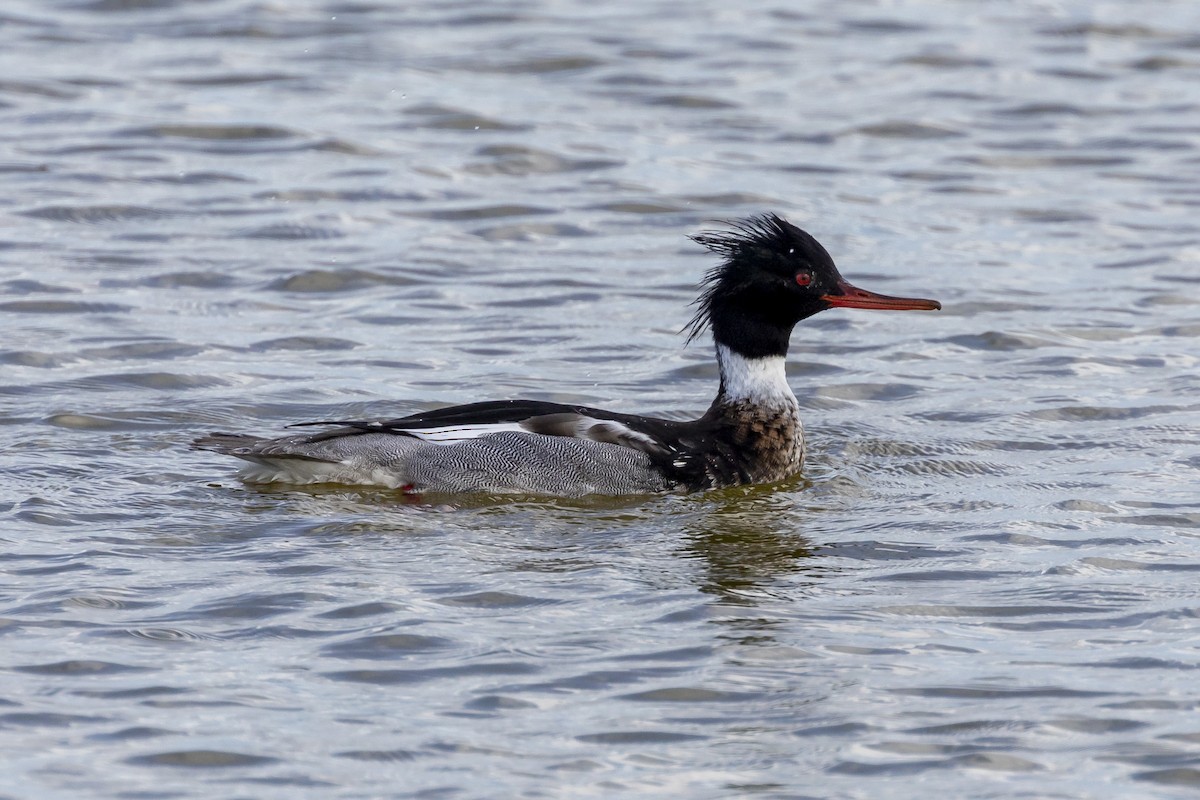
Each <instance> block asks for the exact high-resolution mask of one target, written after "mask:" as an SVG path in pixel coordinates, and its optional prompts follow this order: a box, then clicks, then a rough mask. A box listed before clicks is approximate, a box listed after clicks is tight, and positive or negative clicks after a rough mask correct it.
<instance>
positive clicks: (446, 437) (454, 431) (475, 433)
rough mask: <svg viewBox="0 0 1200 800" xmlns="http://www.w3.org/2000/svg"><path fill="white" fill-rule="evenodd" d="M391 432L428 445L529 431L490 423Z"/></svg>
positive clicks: (518, 424) (505, 423)
mask: <svg viewBox="0 0 1200 800" xmlns="http://www.w3.org/2000/svg"><path fill="white" fill-rule="evenodd" d="M392 430H395V431H400V432H403V433H407V434H408V435H409V436H412V437H413V438H415V439H420V440H421V441H423V442H429V443H430V444H442V445H448V444H458V443H459V442H465V441H467V440H469V439H478V438H479V437H480V436H490V435H491V434H493V433H501V432H503V431H517V432H518V433H529V432H530V431H529V429H527V428H523V427H521V423H519V422H490V423H486V424H477V425H447V426H445V427H441V428H393V429H392Z"/></svg>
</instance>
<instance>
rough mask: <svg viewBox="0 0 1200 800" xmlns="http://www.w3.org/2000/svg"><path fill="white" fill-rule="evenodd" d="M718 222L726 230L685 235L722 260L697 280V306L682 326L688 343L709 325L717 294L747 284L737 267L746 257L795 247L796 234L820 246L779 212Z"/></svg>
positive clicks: (747, 276)
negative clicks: (698, 287)
mask: <svg viewBox="0 0 1200 800" xmlns="http://www.w3.org/2000/svg"><path fill="white" fill-rule="evenodd" d="M719 224H722V225H725V226H727V227H728V228H729V229H728V230H711V231H703V232H701V233H698V234H696V235H695V236H691V237H688V238H690V239H691V240H692V241H693V242H696V243H697V244H702V245H704V246H705V247H707V248H708V249H709V250H711V251H712V252H714V253H716V254H717V255H719V256H722V258H723V260H722V261H721V263H720V264H718V265H717V266H715V267H713V268H712V269H710V270H709V271H708V273H707V274H705V276H704V278H703V279H702V280H701V281H700V296H699V297H697V298H696V300H695V301H694V302H693V303H692V305H694V306H696V313H695V314H694V315H693V316H692V319H691V321H689V322H688V324H687V325H685V326H684V328H683V330H684V331H686V332H687V335H688V336H687V342H686V343H687V344H691V342H692V341H693V340H694V339H696V338H697V337H698V336H700V335H701V334H702V333H704V331H705V330H706V329H707V328H708V327H709V325H710V324H711V322H712V309H713V301H714V299H715V298H716V297H717V295H718V294H724V293H729V292H736V291H737V290H738V289H739V288H741V287H742V285H743V284H745V283H749V281H750V280H751V276H749V275H747V274H746V273H745V272H744V271H742V270H739V269H738V265H739V263H744V261H745V257H746V256H749V255H754V254H758V253H763V252H768V253H786V252H788V250H789V249H790V248H792V247H795V246H796V244H797V238H798V237H803V239H806V240H809V241H810V242H811V243H812V244H815V245H816V246H817V247H821V246H820V244H817V241H816V239H813V238H812V237H811V236H809V235H808V234H807V233H805V232H804V231H802V230H800V229H799V228H797V227H796V226H795V225H792V224H791V223H790V222H788V221H787V220H785V219H783V218H782V217H780V216H779V215H778V214H756V215H755V216H753V217H747V218H746V219H742V220H724V221H722V222H720V223H719ZM809 241H806V242H804V244H808V243H809ZM823 249H824V248H822V250H823Z"/></svg>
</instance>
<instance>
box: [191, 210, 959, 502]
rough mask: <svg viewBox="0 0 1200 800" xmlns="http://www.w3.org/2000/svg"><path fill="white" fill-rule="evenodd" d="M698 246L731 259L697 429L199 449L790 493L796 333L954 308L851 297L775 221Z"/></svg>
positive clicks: (574, 419) (381, 431) (516, 476)
mask: <svg viewBox="0 0 1200 800" xmlns="http://www.w3.org/2000/svg"><path fill="white" fill-rule="evenodd" d="M695 238H696V240H697V241H699V242H700V243H702V244H704V245H705V246H707V247H709V249H711V250H713V251H715V252H718V253H721V254H722V255H724V256H725V261H724V263H723V264H722V265H721V266H719V267H718V268H716V269H714V270H713V271H712V272H711V273H710V274H709V276H708V278H707V280H706V289H705V291H704V293H703V294H702V296H701V298H700V300H699V301H698V304H699V311H698V312H697V314H696V317H695V318H694V319H693V321H692V326H691V328H692V338H694V337H695V336H697V335H698V334H699V333H700V332H701V331H702V330H703V329H704V328H705V327H708V326H711V327H712V329H713V338H714V340H715V342H716V349H717V362H718V366H719V369H720V375H721V384H720V388H719V390H718V392H717V396H716V399H715V400H713V403H712V405H711V406H710V407H709V409H708V411H707V412H706V413H705V414H704V416H702V417H701V418H699V419H697V420H692V421H687V422H677V421H672V420H664V419H657V418H654V417H642V416H637V415H632V414H621V413H616V412H612V411H605V410H603V409H597V408H588V407H585V406H571V405H564V404H559V403H547V402H541V401H536V400H502V401H492V402H483V403H471V404H468V405H462V406H452V407H450V408H443V409H438V410H436V411H431V412H425V413H421V414H414V415H412V416H408V417H402V418H400V419H393V420H385V421H337V422H316V423H301V425H325V426H333V427H331V429H329V430H324V431H321V432H319V433H315V434H298V435H293V436H285V437H281V438H277V439H262V438H258V437H253V436H244V435H239V434H226V433H215V434H212V435H210V436H205V437H202V438H200V439H197V440H196V441H195V442H194V446H195V447H197V448H199V449H203V450H213V451H215V452H218V453H223V454H226V455H232V456H236V457H238V458H241V459H244V460H246V461H249V462H250V466H248V467H246V468H245V469H244V470H243V472H242V475H241V477H242V478H243V480H246V481H248V482H252V483H273V482H283V483H350V484H367V485H378V486H386V487H389V488H403V489H405V490H406V491H411V492H450V493H460V492H522V493H526V492H527V493H536V494H552V495H560V496H579V495H586V494H608V495H621V494H647V493H655V492H663V491H669V490H672V489H683V490H687V491H697V490H704V489H715V488H721V487H725V486H736V485H740V484H754V483H772V482H775V481H779V480H783V479H784V478H787V477H790V476H792V475H795V474H797V473H798V472H800V469H801V467H802V465H803V461H804V432H803V427H802V425H801V423H800V413H799V404H798V403H797V401H796V396H795V394H793V393H792V390H791V388H790V387H789V386H788V383H787V376H786V374H785V372H784V359H785V356H786V355H787V345H788V339H789V337H790V335H791V330H792V327H793V326H794V325H795V323H796V322H798V321H799V320H800V319H803V318H804V317H807V316H810V315H811V314H814V313H817V312H818V311H821V310H823V309H825V308H829V307H831V306H839V305H840V306H854V307H861V308H889V309H933V308H939V307H940V306H939V305H938V304H937V303H936V302H935V301H932V300H916V299H906V298H890V297H885V296H882V295H875V294H872V293H869V292H864V291H863V290H861V289H857V288H855V287H853V286H851V285H850V284H849V283H847V282H846V281H845V280H843V279H842V278H841V276H840V275H839V274H838V273H837V270H836V268H835V267H834V265H833V261H832V259H830V257H829V255H828V253H826V252H825V250H824V248H822V247H821V245H820V244H818V243H817V241H816V240H815V239H813V238H812V237H811V236H809V235H808V234H807V233H805V232H804V231H801V230H800V229H799V228H796V227H795V226H793V225H791V224H789V223H787V222H785V221H784V220H782V219H780V218H779V217H775V216H773V215H768V216H764V217H757V218H753V219H751V220H747V221H746V222H744V223H741V224H739V225H737V226H736V228H735V231H734V232H732V233H717V234H707V235H703V236H698V237H695Z"/></svg>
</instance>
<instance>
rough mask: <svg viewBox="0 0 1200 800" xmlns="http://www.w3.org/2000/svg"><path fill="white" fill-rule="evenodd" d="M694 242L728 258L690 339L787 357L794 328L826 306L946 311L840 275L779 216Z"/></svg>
mask: <svg viewBox="0 0 1200 800" xmlns="http://www.w3.org/2000/svg"><path fill="white" fill-rule="evenodd" d="M692 239H693V240H695V241H696V242H699V243H700V244H702V245H704V246H705V247H707V248H708V249H709V250H711V251H713V252H714V253H717V254H719V255H721V256H722V257H723V261H722V262H721V264H719V265H718V266H716V267H714V268H713V269H712V270H711V271H710V272H709V273H708V275H707V276H705V278H704V283H703V291H702V293H701V295H700V297H699V299H698V300H696V305H697V306H698V308H697V310H696V315H695V316H694V317H693V318H692V321H691V323H690V324H689V325H688V330H689V336H688V341H691V340H692V339H694V338H696V337H697V336H699V335H700V334H701V333H702V332H703V331H704V329H705V328H706V327H711V328H712V332H713V339H714V340H716V342H717V343H718V344H722V345H725V346H727V347H729V348H730V349H732V350H734V351H736V352H738V353H740V354H741V355H743V356H745V357H747V358H761V357H765V356H776V355H778V356H782V355H786V354H787V347H788V340H789V339H790V338H791V334H792V328H793V327H794V326H795V325H796V323H797V322H799V321H800V320H802V319H804V318H806V317H811V316H812V315H813V314H816V313H817V312H818V311H824V310H825V309H827V308H836V307H844V308H874V309H880V310H890V311H905V310H921V311H932V310H936V309H940V308H941V307H942V304H941V303H939V302H938V301H936V300H922V299H919V298H912V297H889V296H887V295H882V294H876V293H874V292H868V291H867V290H865V289H859V288H858V287H857V286H854V285H853V284H851V283H850V282H849V281H847V280H846V279H845V278H843V277H842V276H841V274H840V273H839V272H838V271H837V267H836V266H834V263H833V259H832V258H831V257H830V256H829V253H828V252H826V250H825V248H824V247H822V246H821V243H820V242H818V241H817V240H816V239H814V238H813V237H812V236H810V235H809V234H808V233H806V232H804V231H802V230H800V229H799V228H797V227H796V226H795V225H793V224H791V223H790V222H788V221H787V220H785V219H783V218H781V217H778V216H776V215H775V214H764V215H762V216H755V217H750V218H748V219H745V220H741V221H739V222H733V223H730V230H728V231H711V232H707V233H702V234H699V235H697V236H693V237H692Z"/></svg>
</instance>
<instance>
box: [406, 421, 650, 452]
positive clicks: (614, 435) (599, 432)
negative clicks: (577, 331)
mask: <svg viewBox="0 0 1200 800" xmlns="http://www.w3.org/2000/svg"><path fill="white" fill-rule="evenodd" d="M392 430H394V431H396V432H398V433H405V434H408V435H409V436H412V437H413V438H415V439H420V440H421V441H423V442H429V443H430V444H440V445H451V444H457V443H458V442H465V441H468V440H470V439H478V438H479V437H481V436H490V435H492V434H493V433H502V432H505V431H513V432H516V433H527V434H530V435H540V436H564V437H566V438H568V439H584V440H587V441H590V442H604V443H606V444H616V445H621V446H622V447H628V448H629V449H631V450H640V451H641V452H643V453H661V452H664V451H666V449H667V448H666V447H665V446H664V445H663V444H662V442H659V441H658V440H657V439H655V438H654V437H653V436H649V435H647V434H645V433H642V432H640V431H635V430H633V429H632V428H629V427H627V426H626V425H623V424H621V423H620V422H614V421H613V420H608V419H595V418H593V417H586V416H583V415H582V414H545V415H542V416H537V417H530V418H529V419H527V420H522V421H521V422H489V423H479V424H466V425H445V426H442V427H439V428H393V429H392Z"/></svg>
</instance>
